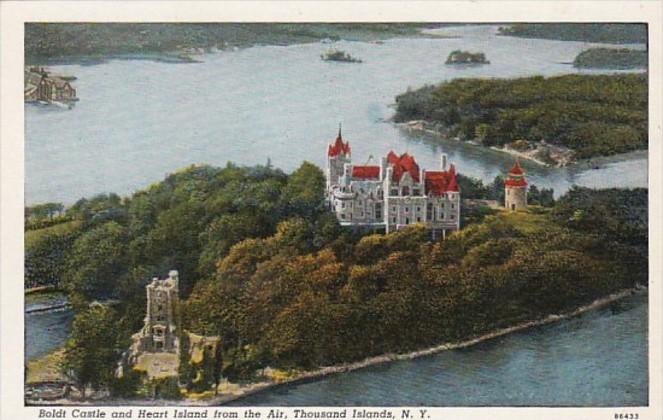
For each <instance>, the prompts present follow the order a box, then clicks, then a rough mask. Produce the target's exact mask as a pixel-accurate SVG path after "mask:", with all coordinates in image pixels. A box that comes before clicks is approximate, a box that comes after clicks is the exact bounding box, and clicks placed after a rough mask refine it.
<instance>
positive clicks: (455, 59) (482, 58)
mask: <svg viewBox="0 0 663 420" xmlns="http://www.w3.org/2000/svg"><path fill="white" fill-rule="evenodd" d="M445 64H490V61H488V60H486V55H485V54H484V53H482V52H478V53H472V52H468V51H461V50H455V51H452V52H451V53H449V56H448V57H447V61H446V62H445Z"/></svg>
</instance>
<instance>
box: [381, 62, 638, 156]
mask: <svg viewBox="0 0 663 420" xmlns="http://www.w3.org/2000/svg"><path fill="white" fill-rule="evenodd" d="M394 121H396V122H398V123H409V125H410V126H414V127H416V128H423V129H426V130H430V131H433V132H435V133H439V134H442V135H443V136H445V137H449V138H458V139H459V140H463V141H473V142H475V143H476V144H479V145H483V146H486V147H494V148H499V149H502V150H506V151H510V152H513V153H514V154H518V155H520V156H523V157H527V158H530V159H533V160H536V161H538V162H540V163H543V164H548V165H557V166H563V165H566V164H568V163H572V162H574V161H576V160H578V159H588V158H592V157H597V156H610V155H615V154H618V153H624V152H630V151H635V150H643V149H647V144H648V139H647V76H646V74H621V75H565V76H557V77H548V78H544V77H541V76H535V77H526V78H518V79H454V80H452V81H449V82H445V83H442V84H439V85H436V86H432V85H429V86H424V87H422V88H419V89H416V90H408V91H407V92H405V93H403V94H401V95H398V96H397V97H396V114H395V116H394Z"/></svg>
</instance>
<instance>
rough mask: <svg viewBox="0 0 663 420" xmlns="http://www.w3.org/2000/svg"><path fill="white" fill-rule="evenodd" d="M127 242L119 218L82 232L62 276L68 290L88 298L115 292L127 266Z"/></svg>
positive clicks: (114, 293)
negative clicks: (116, 220)
mask: <svg viewBox="0 0 663 420" xmlns="http://www.w3.org/2000/svg"><path fill="white" fill-rule="evenodd" d="M126 243H127V235H126V229H125V228H124V227H122V226H120V225H119V224H117V223H116V222H108V223H105V224H103V225H101V226H98V227H95V228H93V229H91V230H88V231H87V232H85V233H83V234H82V235H81V236H80V237H79V238H78V239H77V240H76V242H74V245H73V247H72V249H71V252H70V253H69V260H68V263H67V268H66V271H65V275H64V279H63V283H64V287H65V288H66V290H67V291H68V292H69V293H70V294H76V295H79V296H81V297H83V298H84V299H85V300H87V301H89V300H93V299H104V298H110V297H114V296H116V295H117V292H118V289H117V286H118V284H119V281H120V278H121V277H122V276H123V275H124V274H125V273H126V271H127V266H128V257H127V251H126V248H127V247H126Z"/></svg>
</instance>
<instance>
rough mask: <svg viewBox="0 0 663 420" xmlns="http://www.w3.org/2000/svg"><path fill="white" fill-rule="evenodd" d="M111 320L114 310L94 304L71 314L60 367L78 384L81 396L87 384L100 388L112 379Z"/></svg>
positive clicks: (113, 343)
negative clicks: (67, 337) (68, 333)
mask: <svg viewBox="0 0 663 420" xmlns="http://www.w3.org/2000/svg"><path fill="white" fill-rule="evenodd" d="M115 321H116V314H115V312H114V311H113V310H112V309H111V308H109V307H108V306H106V305H102V304H98V303H97V304H92V305H90V306H89V307H88V308H87V309H86V310H83V311H80V312H78V313H77V314H76V316H75V317H74V321H73V324H72V329H71V333H70V336H69V339H68V340H67V342H66V343H65V352H64V361H63V364H62V369H63V371H64V373H65V375H66V376H68V377H69V378H71V379H72V380H73V381H74V382H75V383H76V384H77V385H78V388H79V389H80V391H81V395H82V397H83V399H85V396H86V388H87V387H88V386H90V387H92V388H93V389H100V388H101V387H104V386H108V385H110V383H111V381H112V380H113V377H114V373H115V369H116V363H117V360H118V352H117V351H116V336H115Z"/></svg>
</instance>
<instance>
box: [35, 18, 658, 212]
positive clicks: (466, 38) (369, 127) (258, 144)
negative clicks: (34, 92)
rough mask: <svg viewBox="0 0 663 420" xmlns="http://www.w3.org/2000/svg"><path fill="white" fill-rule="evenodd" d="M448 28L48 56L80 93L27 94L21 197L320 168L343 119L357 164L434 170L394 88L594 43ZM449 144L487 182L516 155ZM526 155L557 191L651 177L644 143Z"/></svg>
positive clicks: (511, 71)
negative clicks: (570, 156)
mask: <svg viewBox="0 0 663 420" xmlns="http://www.w3.org/2000/svg"><path fill="white" fill-rule="evenodd" d="M439 32H440V33H441V34H446V35H452V36H458V38H406V39H392V40H387V41H385V42H384V43H383V44H374V43H367V42H346V41H341V42H336V43H334V44H333V46H335V47H338V48H341V49H343V50H345V51H348V52H349V53H350V54H352V55H353V56H356V57H359V58H361V59H362V60H364V63H362V64H348V63H334V62H324V61H322V60H320V57H319V55H320V53H321V52H323V51H324V50H325V49H327V48H328V47H329V46H330V45H327V44H320V43H314V44H305V45H291V46H285V47H283V46H258V47H253V48H247V49H242V50H238V51H223V52H220V53H214V54H207V55H205V56H204V57H203V58H202V59H203V60H204V62H203V63H194V64H173V63H163V62H155V61H149V60H110V61H108V62H104V63H101V64H95V65H82V64H72V65H62V66H52V68H53V70H55V71H57V72H62V73H65V74H70V75H74V76H76V77H77V80H76V81H75V82H74V86H75V87H76V89H77V95H78V97H79V98H80V101H79V102H78V103H77V104H76V106H75V108H74V109H72V110H65V109H60V108H57V107H52V106H50V107H49V106H38V105H32V104H27V105H26V106H25V120H26V147H25V157H26V161H25V163H26V182H25V201H26V203H27V204H35V203H40V202H46V201H60V202H64V203H65V204H70V203H73V202H75V201H76V200H77V199H79V198H81V197H89V196H92V195H94V194H97V193H101V192H116V193H119V194H121V195H125V194H131V193H132V192H134V191H135V190H137V189H140V188H146V187H147V186H148V185H149V184H151V183H153V182H155V181H159V180H160V179H163V177H164V176H165V175H166V174H167V173H170V172H172V171H175V170H177V169H178V168H181V167H184V166H187V165H190V164H192V163H209V164H212V165H225V163H226V162H227V161H233V162H236V163H238V164H242V165H254V164H264V163H265V162H267V160H268V159H270V160H271V162H272V164H273V165H274V166H276V167H279V168H282V169H284V170H285V171H291V170H293V169H295V168H296V167H297V166H299V165H300V164H301V162H302V161H303V160H309V161H311V162H313V163H315V164H318V165H320V166H322V167H324V165H325V158H326V147H327V143H328V142H330V141H332V140H333V139H334V137H335V135H336V131H337V126H338V123H339V122H342V123H343V132H344V137H345V138H346V139H347V140H349V141H350V143H351V146H352V152H353V158H354V159H355V161H356V162H359V163H363V162H365V161H367V160H368V158H369V156H371V155H372V156H374V157H375V159H379V157H380V156H382V155H385V154H386V153H387V152H388V151H389V149H394V150H395V151H397V152H404V151H409V152H410V153H412V154H414V156H415V157H416V158H417V160H418V161H419V163H420V164H421V165H422V166H423V167H427V168H437V165H438V162H439V153H440V151H441V147H440V146H439V145H436V144H431V143H430V142H428V141H426V140H427V137H426V135H422V134H414V133H411V132H408V131H407V130H402V129H399V128H398V127H396V126H394V125H393V124H391V123H389V122H385V120H388V119H389V118H390V117H391V116H392V115H393V108H392V107H391V105H392V104H393V102H394V97H395V96H396V95H397V94H399V93H402V92H404V91H405V90H406V89H408V87H419V86H421V85H424V84H427V83H437V82H440V81H444V80H450V79H453V78H457V77H516V76H529V75H538V74H540V75H559V74H565V73H573V72H578V70H576V69H574V68H573V67H572V66H571V65H570V64H568V63H569V62H571V61H573V58H574V57H575V56H576V54H577V53H579V52H580V51H582V50H583V49H586V48H588V47H589V46H593V45H597V44H588V43H582V42H568V41H550V40H538V39H537V40H533V39H524V38H513V37H502V36H496V35H495V32H496V27H494V26H469V27H461V28H446V29H443V30H441V31H439ZM455 49H469V50H474V51H483V52H485V53H486V55H487V57H488V59H489V60H490V61H491V64H489V65H484V66H477V67H455V66H448V65H445V64H444V61H445V60H446V58H447V55H448V54H449V52H451V51H452V50H455ZM565 63H567V64H565ZM582 72H589V71H586V70H583V71H582ZM444 150H445V152H447V153H448V154H449V155H450V159H451V160H452V161H454V162H455V163H456V165H457V168H458V170H459V171H460V172H462V173H464V174H466V175H471V176H475V177H479V178H481V179H483V180H486V181H492V180H493V178H494V177H495V176H496V175H497V174H499V173H504V171H505V170H507V169H508V168H509V167H510V165H511V163H512V160H513V159H512V157H510V156H508V155H505V154H503V153H500V152H495V151H491V150H487V149H484V148H479V147H477V146H471V145H467V144H458V143H457V142H454V141H449V142H446V144H445V145H444ZM523 164H524V167H525V170H526V171H527V172H528V177H529V179H530V180H531V181H532V182H533V183H535V184H537V185H538V186H540V187H552V188H554V189H555V192H556V194H557V195H559V194H561V193H563V192H565V191H566V190H567V189H568V188H569V187H570V186H571V185H573V184H579V185H585V186H591V187H611V186H626V187H633V186H646V185H647V158H646V154H643V153H640V154H635V155H633V156H631V158H629V159H621V160H618V161H607V162H605V163H603V164H601V169H597V170H593V169H588V168H586V167H584V168H583V167H571V168H563V169H550V168H542V167H539V166H538V165H535V164H530V163H529V162H523Z"/></svg>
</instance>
